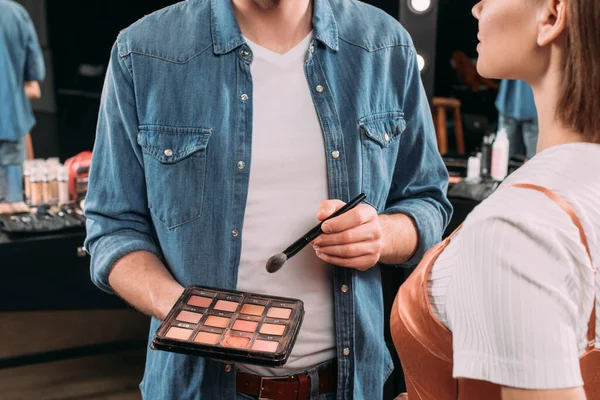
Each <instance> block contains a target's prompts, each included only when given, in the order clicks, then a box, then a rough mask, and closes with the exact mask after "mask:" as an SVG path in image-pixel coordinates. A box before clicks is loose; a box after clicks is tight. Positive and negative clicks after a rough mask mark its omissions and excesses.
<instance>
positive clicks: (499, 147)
mask: <svg viewBox="0 0 600 400" xmlns="http://www.w3.org/2000/svg"><path fill="white" fill-rule="evenodd" d="M509 158H510V142H509V140H508V135H507V133H506V129H504V128H502V129H500V130H499V131H498V135H497V136H496V140H495V141H494V145H493V146H492V167H491V170H490V175H491V176H492V178H493V179H494V180H497V181H499V182H501V181H503V180H504V179H505V178H506V176H507V175H508V161H509Z"/></svg>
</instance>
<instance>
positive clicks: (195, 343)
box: [150, 286, 304, 367]
mask: <svg viewBox="0 0 600 400" xmlns="http://www.w3.org/2000/svg"><path fill="white" fill-rule="evenodd" d="M303 318H304V303H303V302H302V301H301V300H296V299H289V298H284V297H274V296H266V295H259V294H252V293H243V292H238V291H234V290H220V289H213V288H208V287H200V286H190V287H188V288H186V289H185V291H184V293H183V294H182V295H181V297H180V298H179V300H178V301H177V303H175V305H174V306H173V308H172V309H171V311H170V312H169V314H168V315H167V317H166V318H165V320H164V321H163V322H162V324H161V325H160V327H159V328H158V330H157V331H156V334H155V335H154V340H153V341H152V344H151V346H150V347H151V348H152V349H156V350H165V351H171V352H175V353H183V354H190V355H197V356H201V357H207V358H212V359H216V360H222V361H230V362H241V363H246V364H254V365H261V366H267V367H280V366H282V365H284V364H285V363H286V361H287V359H288V357H289V355H290V353H291V352H292V348H293V346H294V343H295V341H296V337H297V336H298V331H299V330H300V326H301V324H302V319H303Z"/></svg>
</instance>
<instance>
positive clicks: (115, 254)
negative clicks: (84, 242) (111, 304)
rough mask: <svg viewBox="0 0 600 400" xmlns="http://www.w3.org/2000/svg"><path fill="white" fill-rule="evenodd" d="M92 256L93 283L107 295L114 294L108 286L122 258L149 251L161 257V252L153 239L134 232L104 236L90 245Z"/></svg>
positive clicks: (128, 231)
mask: <svg viewBox="0 0 600 400" xmlns="http://www.w3.org/2000/svg"><path fill="white" fill-rule="evenodd" d="M88 251H89V253H90V254H91V256H92V265H93V266H94V268H92V269H91V278H92V282H93V283H94V284H95V285H96V286H98V287H99V288H100V289H102V290H104V291H105V292H107V293H110V294H114V291H113V290H112V288H111V287H110V285H109V284H108V275H109V274H110V271H111V270H112V268H113V266H114V265H115V263H116V262H117V261H119V260H120V259H121V258H123V257H125V256H126V255H128V254H131V253H134V252H137V251H147V252H149V253H152V254H154V255H155V256H156V257H158V258H160V257H161V251H160V249H159V248H158V246H157V245H156V244H155V243H154V241H153V240H152V238H151V237H149V236H148V235H145V234H143V233H139V232H136V231H133V230H125V231H120V232H116V233H114V234H112V235H108V236H103V237H101V238H100V239H98V240H97V241H96V242H94V243H93V244H91V245H90V248H89V249H88Z"/></svg>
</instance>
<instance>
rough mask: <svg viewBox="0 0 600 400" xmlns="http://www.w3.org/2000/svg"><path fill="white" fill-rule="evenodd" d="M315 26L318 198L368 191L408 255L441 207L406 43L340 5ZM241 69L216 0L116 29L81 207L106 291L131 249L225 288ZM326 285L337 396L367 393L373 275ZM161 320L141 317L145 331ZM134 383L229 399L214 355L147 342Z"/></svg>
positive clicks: (233, 279) (242, 145)
mask: <svg viewBox="0 0 600 400" xmlns="http://www.w3.org/2000/svg"><path fill="white" fill-rule="evenodd" d="M313 26H314V39H313V41H312V43H311V45H310V50H309V52H308V53H307V55H306V62H305V74H306V80H307V84H308V85H309V87H310V88H312V90H311V93H312V97H313V102H314V105H315V108H316V111H317V114H318V117H319V120H320V123H321V127H322V130H323V136H324V139H325V152H326V157H327V176H328V181H329V195H330V198H332V199H341V200H343V201H349V200H350V199H351V198H352V197H354V196H355V195H356V194H358V193H360V192H365V193H366V195H367V196H368V197H367V199H368V202H369V203H370V204H371V205H372V206H373V207H375V208H376V209H377V211H378V212H379V213H388V214H392V213H404V214H407V215H409V216H411V217H413V218H414V220H415V222H416V225H417V227H418V231H419V248H418V251H417V252H416V254H415V255H414V257H413V258H412V259H411V260H410V261H409V263H408V264H415V263H417V262H418V261H419V260H420V259H421V257H422V255H423V253H424V251H425V250H426V249H428V248H429V247H431V246H432V245H433V244H435V243H436V242H438V241H439V240H440V238H441V235H442V232H443V230H444V228H445V226H446V225H447V223H448V220H449V218H450V214H451V206H450V204H449V202H448V200H447V199H446V196H445V193H446V189H447V182H448V174H447V171H446V168H445V166H444V164H443V162H442V159H441V157H440V155H439V153H438V150H437V145H436V140H435V134H434V129H433V124H432V120H431V113H430V109H429V106H428V102H427V98H426V95H425V92H424V90H423V87H422V84H421V81H420V77H419V69H418V66H417V61H416V56H415V48H414V46H413V44H412V42H411V39H410V37H409V35H408V34H407V33H406V31H405V30H404V29H403V28H402V27H401V26H400V24H399V23H398V22H397V21H395V20H394V19H392V18H391V17H389V16H387V15H386V14H384V13H383V12H382V11H380V10H377V9H375V8H373V7H371V6H367V5H365V4H362V3H359V2H357V1H353V0H315V2H314V17H313ZM251 62H252V52H251V50H250V48H249V47H248V45H247V44H246V43H245V41H244V39H243V37H242V34H241V31H240V28H239V26H238V24H237V22H236V19H235V16H234V13H233V9H232V6H231V2H229V1H223V0H188V1H186V2H182V3H179V4H176V5H174V6H171V7H169V8H166V9H164V10H162V11H158V12H157V13H154V14H152V15H150V16H147V17H145V18H144V19H142V20H141V21H139V22H137V23H135V24H134V25H132V26H131V27H129V28H128V29H126V30H125V31H123V32H122V33H121V34H120V35H119V37H118V39H117V43H116V44H115V46H114V48H113V52H112V58H111V63H110V67H109V71H108V75H107V77H106V83H105V89H104V94H103V97H102V106H101V110H100V118H99V124H98V134H97V142H96V147H95V150H94V156H93V160H92V167H91V175H90V181H89V193H88V197H87V199H86V210H85V211H86V215H87V218H88V224H87V228H88V237H87V241H86V248H87V249H88V251H89V252H90V254H91V256H92V263H91V275H92V280H93V281H94V283H95V284H96V285H98V286H99V287H100V288H102V289H104V290H106V291H108V292H111V288H110V287H109V284H108V278H107V277H108V274H109V272H110V269H111V268H112V266H113V264H114V263H115V262H116V261H117V260H118V259H119V258H120V257H122V256H124V255H126V254H128V253H131V252H133V251H140V250H142V251H148V252H151V253H154V254H155V255H157V256H158V257H160V258H161V259H162V260H163V262H164V264H165V266H166V267H167V268H168V270H169V271H170V272H171V274H172V275H173V276H174V278H175V279H176V280H177V281H178V282H179V283H181V284H182V285H184V286H186V285H190V284H198V285H205V286H212V287H219V288H235V287H236V283H237V274H238V265H239V261H240V251H241V245H242V240H243V237H244V234H243V233H244V230H243V226H242V222H243V220H244V211H245V205H246V197H247V193H248V178H249V173H248V172H249V169H250V168H252V155H251V141H252V93H253V91H252V77H251V74H250V64H251ZM290 145H291V146H293V145H294V144H293V143H290ZM273 151H277V149H273ZM240 161H243V162H244V163H246V165H247V167H248V168H244V169H239V168H237V167H236V165H237V163H238V162H240ZM386 268H393V267H392V266H389V267H386ZM399 272H400V271H399ZM332 284H333V285H334V293H335V294H334V297H335V298H334V304H335V335H336V346H337V360H338V390H337V398H338V399H368V400H373V399H380V398H381V397H382V392H383V385H384V382H385V380H386V379H387V377H388V376H389V374H390V373H391V371H392V367H393V364H392V360H391V357H390V354H389V352H388V349H387V347H386V343H385V340H384V335H383V332H384V321H383V299H382V288H381V275H380V268H379V266H377V267H374V268H372V269H370V270H368V271H366V272H360V271H356V270H353V269H348V268H340V267H335V268H334V274H333V282H332ZM342 287H344V290H342ZM346 287H347V288H346ZM346 289H348V290H346ZM158 325H159V321H158V320H156V319H153V320H152V322H151V329H150V338H152V335H153V333H154V332H155V330H156V329H157V327H158ZM141 389H142V392H143V394H144V397H145V398H146V399H161V400H169V399H173V400H175V399H209V400H213V399H234V398H235V374H234V373H233V372H231V371H230V368H227V369H226V367H225V364H223V363H220V362H217V361H212V360H207V359H202V358H197V357H191V356H185V355H178V354H172V353H167V352H161V351H153V350H149V352H148V357H147V362H146V371H145V376H144V380H143V382H142V384H141Z"/></svg>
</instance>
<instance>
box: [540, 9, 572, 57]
mask: <svg viewBox="0 0 600 400" xmlns="http://www.w3.org/2000/svg"><path fill="white" fill-rule="evenodd" d="M569 1H570V0H542V5H541V8H540V14H539V24H538V37H537V44H538V45H539V46H547V45H549V44H550V43H552V42H553V41H555V40H556V38H558V37H559V36H560V35H561V34H562V33H563V32H564V31H565V30H566V28H567V8H568V7H567V6H568V2H569Z"/></svg>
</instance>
